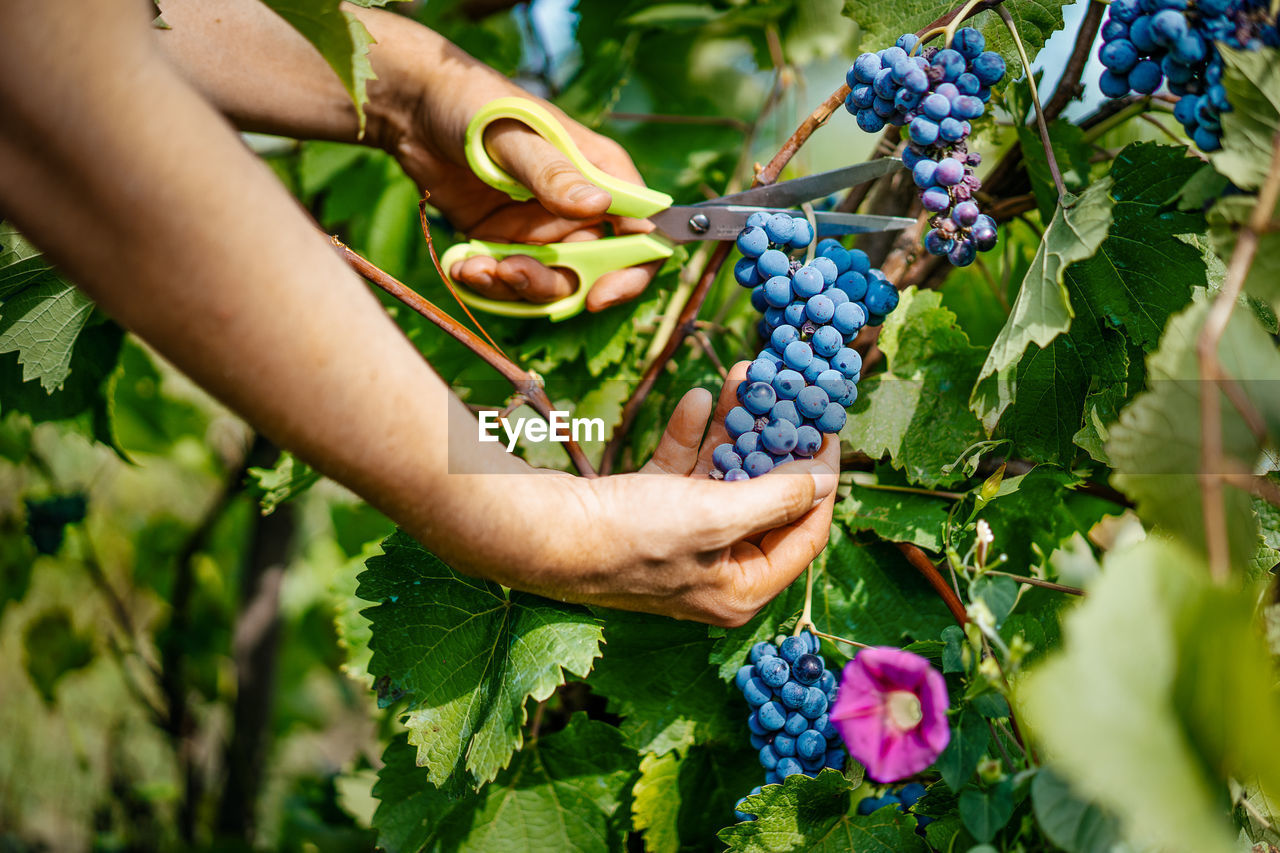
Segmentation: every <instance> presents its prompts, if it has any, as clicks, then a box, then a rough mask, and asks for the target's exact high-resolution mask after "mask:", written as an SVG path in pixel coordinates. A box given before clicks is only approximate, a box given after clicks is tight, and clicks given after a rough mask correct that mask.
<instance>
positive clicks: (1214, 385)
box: [1196, 132, 1280, 583]
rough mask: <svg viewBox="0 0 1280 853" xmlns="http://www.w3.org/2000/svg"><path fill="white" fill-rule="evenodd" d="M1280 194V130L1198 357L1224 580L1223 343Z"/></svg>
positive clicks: (1203, 435) (1210, 547)
mask: <svg viewBox="0 0 1280 853" xmlns="http://www.w3.org/2000/svg"><path fill="white" fill-rule="evenodd" d="M1277 198H1280V132H1277V133H1276V135H1275V136H1274V137H1272V142H1271V165H1270V168H1269V169H1268V170H1267V177H1266V180H1265V181H1264V182H1263V184H1262V189H1261V190H1259V192H1258V201H1257V202H1256V203H1255V204H1254V207H1253V212H1252V214H1250V216H1249V221H1248V223H1246V224H1245V226H1244V227H1243V228H1241V229H1240V233H1239V236H1238V238H1237V240H1236V247H1235V250H1234V251H1232V253H1231V261H1230V263H1228V265H1227V274H1226V276H1225V277H1224V278H1223V280H1222V290H1221V291H1219V293H1218V295H1217V297H1216V298H1215V299H1214V301H1213V305H1212V306H1211V307H1210V308H1209V316H1208V317H1206V318H1205V322H1204V328H1203V329H1201V330H1200V336H1199V338H1198V340H1197V341H1196V358H1197V360H1198V361H1199V365H1200V386H1201V390H1200V497H1201V501H1202V503H1203V508H1202V513H1203V522H1204V538H1205V549H1206V551H1207V552H1208V556H1209V574H1210V575H1211V576H1212V577H1213V579H1214V580H1215V581H1217V582H1219V583H1223V582H1225V581H1226V580H1227V578H1228V577H1229V575H1230V571H1231V567H1230V560H1231V554H1230V549H1229V547H1228V543H1227V510H1226V505H1225V503H1224V500H1223V489H1222V485H1223V474H1224V473H1225V469H1226V458H1225V453H1224V451H1223V448H1222V408H1221V405H1220V398H1219V393H1218V391H1219V388H1220V386H1221V380H1222V378H1223V377H1224V373H1223V370H1222V364H1221V362H1220V361H1219V360H1218V346H1219V344H1220V343H1221V342H1222V336H1223V334H1224V333H1225V332H1226V330H1227V324H1228V323H1229V322H1230V321H1231V314H1232V312H1233V311H1234V310H1235V307H1236V301H1237V300H1238V299H1239V298H1240V292H1241V291H1242V290H1243V288H1244V280H1245V278H1246V277H1248V275H1249V268H1250V267H1251V266H1252V264H1253V258H1254V255H1256V254H1257V251H1258V241H1259V239H1260V235H1261V234H1263V233H1264V232H1265V231H1266V228H1267V225H1268V224H1269V223H1270V221H1271V215H1272V212H1273V211H1274V210H1275V209H1276V200H1277Z"/></svg>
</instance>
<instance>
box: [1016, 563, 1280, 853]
mask: <svg viewBox="0 0 1280 853" xmlns="http://www.w3.org/2000/svg"><path fill="white" fill-rule="evenodd" d="M1255 594H1256V592H1255V591H1253V590H1241V589H1239V588H1238V587H1237V588H1235V589H1230V588H1228V587H1222V586H1215V585H1213V584H1211V583H1210V582H1209V580H1208V575H1207V572H1206V570H1205V567H1204V564H1203V562H1202V561H1201V560H1200V559H1199V558H1197V557H1195V556H1194V555H1193V553H1192V552H1190V551H1188V550H1186V549H1185V548H1183V547H1182V546H1180V545H1178V544H1177V543H1175V542H1172V541H1169V540H1157V539H1155V538H1148V539H1146V540H1145V541H1143V542H1142V543H1140V544H1138V545H1136V546H1134V547H1131V548H1129V549H1121V550H1119V551H1111V552H1108V555H1107V558H1106V561H1105V564H1104V571H1103V572H1102V574H1101V576H1100V578H1099V580H1098V581H1097V582H1095V583H1094V584H1093V585H1092V586H1091V587H1090V590H1089V596H1088V598H1087V599H1085V601H1084V602H1083V603H1082V604H1081V605H1080V606H1079V607H1077V608H1076V609H1075V610H1073V611H1072V612H1071V614H1070V615H1068V616H1067V618H1066V636H1067V639H1066V645H1065V648H1064V649H1063V650H1062V651H1061V652H1059V653H1058V654H1056V655H1055V656H1054V657H1052V658H1050V659H1049V660H1047V661H1046V662H1045V663H1043V664H1041V665H1040V666H1039V667H1037V668H1036V669H1035V670H1034V671H1033V672H1032V673H1031V674H1030V675H1029V676H1028V677H1027V678H1026V680H1025V681H1024V682H1023V684H1022V685H1021V687H1020V688H1019V690H1018V693H1017V698H1018V701H1019V705H1020V708H1019V711H1020V713H1021V714H1022V715H1023V716H1024V718H1025V719H1027V720H1028V721H1029V722H1030V724H1031V727H1032V729H1033V730H1034V731H1036V732H1037V737H1038V739H1039V740H1040V741H1041V742H1042V743H1043V745H1044V750H1045V754H1046V755H1048V756H1050V757H1051V760H1052V762H1053V764H1054V767H1055V770H1057V771H1058V772H1060V773H1061V774H1062V775H1063V777H1064V778H1065V779H1066V781H1067V782H1068V783H1069V784H1070V785H1071V787H1072V788H1073V789H1074V790H1076V791H1078V792H1079V793H1080V795H1081V796H1084V797H1087V798H1089V799H1091V800H1094V801H1097V802H1105V803H1108V804H1109V806H1110V807H1111V808H1112V809H1114V811H1115V813H1116V815H1117V817H1118V818H1119V819H1120V821H1121V825H1122V828H1123V831H1124V833H1125V836H1126V837H1127V838H1129V839H1130V840H1132V841H1134V842H1141V845H1142V846H1143V847H1144V849H1145V848H1146V847H1158V848H1168V849H1179V850H1196V851H1206V853H1209V852H1210V851H1228V850H1232V849H1236V848H1235V847H1234V845H1233V843H1232V839H1233V838H1234V836H1235V832H1236V830H1235V828H1234V827H1233V826H1231V825H1230V823H1229V821H1228V820H1227V819H1226V814H1225V810H1224V809H1223V808H1222V804H1223V803H1224V802H1225V799H1224V797H1225V790H1226V778H1227V776H1228V775H1230V774H1233V773H1236V774H1244V775H1248V774H1251V773H1256V772H1258V771H1259V770H1262V771H1263V772H1265V773H1267V774H1268V775H1269V777H1270V778H1272V780H1273V781H1272V782H1271V783H1270V784H1275V780H1274V777H1275V776H1276V775H1277V773H1278V771H1280V765H1277V763H1276V762H1275V756H1276V755H1280V743H1277V740H1278V738H1280V707H1278V706H1277V701H1276V697H1275V695H1274V692H1273V691H1271V689H1270V686H1269V685H1270V684H1271V683H1272V682H1273V681H1274V673H1273V672H1272V673H1271V674H1265V673H1267V672H1269V667H1270V664H1269V663H1268V659H1267V653H1266V650H1265V648H1264V647H1263V642H1262V638H1261V636H1260V635H1259V633H1258V632H1257V629H1256V625H1255V623H1254V620H1253V601H1254V600H1255V599H1254V596H1255ZM1134 613H1141V614H1142V618H1140V619H1135V618H1134ZM1099 696H1106V697H1108V698H1107V701H1106V702H1098V701H1097V697H1099ZM1156 765H1158V766H1159V767H1160V768H1161V771H1160V773H1158V774H1152V773H1151V772H1150V768H1151V767H1152V766H1156ZM1261 765H1266V766H1265V767H1262V766H1261ZM1218 774H1221V775H1218Z"/></svg>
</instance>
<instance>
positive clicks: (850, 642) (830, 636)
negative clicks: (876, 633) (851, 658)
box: [809, 623, 871, 649]
mask: <svg viewBox="0 0 1280 853" xmlns="http://www.w3.org/2000/svg"><path fill="white" fill-rule="evenodd" d="M809 633H810V634H813V635H815V636H818V637H821V638H822V639H824V640H830V641H831V642H833V643H844V644H845V645H846V646H853V647H854V648H855V649H869V648H871V646H868V645H867V644H866V643H859V642H858V641H857V640H850V639H847V638H845V637H837V636H836V635H835V634H828V633H827V632H826V631H819V630H818V629H817V628H815V627H813V623H809Z"/></svg>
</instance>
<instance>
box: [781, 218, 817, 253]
mask: <svg viewBox="0 0 1280 853" xmlns="http://www.w3.org/2000/svg"><path fill="white" fill-rule="evenodd" d="M793 221H794V222H795V233H794V234H792V235H791V241H790V242H789V243H788V244H787V245H789V246H790V247H791V248H793V249H803V248H804V247H805V246H808V245H809V244H810V243H812V242H813V226H812V225H810V224H809V220H807V219H801V218H800V217H798V216H797V217H795V218H794V220H793Z"/></svg>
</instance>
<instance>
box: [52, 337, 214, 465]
mask: <svg viewBox="0 0 1280 853" xmlns="http://www.w3.org/2000/svg"><path fill="white" fill-rule="evenodd" d="M90 334H92V330H90V331H88V332H86V333H85V334H84V335H83V336H82V338H87V337H88V336H89V335H90ZM77 352H78V350H77ZM72 381H73V382H74V381H75V374H74V373H73V374H72ZM104 391H106V394H104V396H105V397H106V403H107V405H108V407H109V411H110V413H111V433H112V437H113V439H114V440H115V441H116V442H117V444H118V445H119V446H120V447H121V448H123V449H124V450H125V451H126V452H128V453H130V454H133V453H151V454H157V455H161V454H167V453H171V452H173V446H174V444H175V443H176V442H178V441H180V440H182V439H183V438H195V439H197V440H199V441H203V440H204V437H205V434H206V432H207V430H208V428H209V416H208V414H207V413H206V412H204V411H202V410H201V409H200V408H199V407H198V406H197V405H196V404H195V403H193V402H192V401H191V400H190V399H187V398H186V397H185V396H183V395H181V394H179V393H174V391H173V389H172V388H171V387H170V385H169V383H168V377H167V376H166V374H163V373H161V372H160V369H159V367H158V366H157V365H156V363H155V361H154V360H153V359H152V357H151V355H150V353H149V352H148V351H147V350H146V349H145V348H144V347H143V345H142V344H140V343H139V342H138V341H137V340H135V339H132V338H130V339H127V340H126V341H125V343H124V346H123V347H122V348H121V350H120V361H119V364H117V365H116V370H115V372H114V373H112V375H111V380H110V382H109V383H108V385H107V387H106V388H105V389H104Z"/></svg>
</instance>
